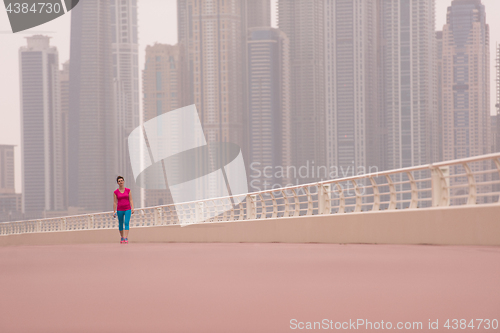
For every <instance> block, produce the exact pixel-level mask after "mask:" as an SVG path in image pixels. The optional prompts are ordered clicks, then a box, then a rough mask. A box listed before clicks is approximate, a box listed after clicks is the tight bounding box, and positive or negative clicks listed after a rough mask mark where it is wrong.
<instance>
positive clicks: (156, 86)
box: [142, 44, 186, 207]
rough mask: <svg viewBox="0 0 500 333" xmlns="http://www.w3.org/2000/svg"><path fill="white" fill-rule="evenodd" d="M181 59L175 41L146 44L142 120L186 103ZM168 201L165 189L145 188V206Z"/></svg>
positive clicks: (168, 195)
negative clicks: (171, 43) (168, 43)
mask: <svg viewBox="0 0 500 333" xmlns="http://www.w3.org/2000/svg"><path fill="white" fill-rule="evenodd" d="M183 60H184V59H183V53H182V46H181V45H179V44H176V45H166V44H155V45H152V46H151V45H148V46H147V47H146V63H145V65H144V70H143V72H142V90H143V96H144V99H143V103H144V104H143V105H144V107H143V119H144V121H145V122H146V121H148V120H150V119H153V118H155V117H156V116H159V115H161V114H163V113H165V112H169V111H172V110H175V109H178V108H181V107H183V106H185V105H186V102H185V99H184V94H185V93H186V89H185V87H184V85H185V82H186V80H185V70H184V62H183ZM162 178H163V177H162ZM169 203H173V200H172V197H171V195H170V193H169V191H168V190H157V189H146V190H145V205H146V207H149V206H158V205H164V204H169Z"/></svg>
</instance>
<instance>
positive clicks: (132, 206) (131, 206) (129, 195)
mask: <svg viewBox="0 0 500 333" xmlns="http://www.w3.org/2000/svg"><path fill="white" fill-rule="evenodd" d="M128 200H129V201H130V208H131V209H132V214H134V200H133V199H132V191H130V192H129V193H128Z"/></svg>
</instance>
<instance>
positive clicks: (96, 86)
mask: <svg viewBox="0 0 500 333" xmlns="http://www.w3.org/2000/svg"><path fill="white" fill-rule="evenodd" d="M110 19H111V14H110V1H109V0H87V1H81V2H80V3H79V4H78V6H76V7H75V8H74V9H73V10H72V11H71V50H70V57H71V61H70V106H69V133H70V134H69V178H70V179H71V190H70V191H69V205H70V206H78V207H83V208H85V209H86V210H88V211H106V210H110V209H111V208H112V207H113V200H112V192H113V190H114V189H115V187H116V176H117V175H118V172H119V170H118V168H117V163H118V160H117V158H118V154H117V142H116V138H117V136H118V135H117V130H118V121H117V119H118V118H117V116H116V110H115V105H114V104H115V103H114V89H113V68H114V67H113V60H112V59H113V58H112V44H111V43H112V39H111V38H112V33H111V24H110ZM131 75H132V74H131ZM127 181H128V182H130V181H131V180H129V179H128V180H127Z"/></svg>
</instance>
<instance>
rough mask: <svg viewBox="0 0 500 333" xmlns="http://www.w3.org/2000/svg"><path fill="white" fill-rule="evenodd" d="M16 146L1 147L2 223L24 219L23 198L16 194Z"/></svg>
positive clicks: (0, 211)
mask: <svg viewBox="0 0 500 333" xmlns="http://www.w3.org/2000/svg"><path fill="white" fill-rule="evenodd" d="M14 177H15V169H14V146H13V145H0V222H5V221H14V220H16V219H21V218H22V214H21V211H22V198H21V194H20V193H15V192H16V189H15V181H14Z"/></svg>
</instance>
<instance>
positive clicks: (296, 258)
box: [0, 233, 500, 333]
mask: <svg viewBox="0 0 500 333" xmlns="http://www.w3.org/2000/svg"><path fill="white" fill-rule="evenodd" d="M131 236H132V237H133V233H131ZM132 239H133V238H132ZM0 291H1V292H0V332H5V333H11V332H51V333H54V332H66V333H68V332H148V333H149V332H217V333H221V332H295V331H343V330H344V331H347V330H353V329H352V326H350V328H349V329H340V330H339V329H335V323H337V322H338V323H341V324H342V323H345V322H347V323H348V322H349V321H350V320H351V322H352V321H357V320H358V319H360V320H364V321H370V322H372V323H375V322H379V323H380V322H381V321H382V320H383V321H384V323H387V322H391V323H392V325H393V326H394V325H396V324H397V323H398V322H402V323H406V322H411V323H413V322H422V324H423V328H422V329H410V330H407V331H420V332H429V331H431V330H429V329H428V324H429V320H430V321H431V322H435V321H436V320H438V325H439V329H438V330H432V331H438V332H439V331H448V332H449V331H456V330H453V329H446V328H444V327H443V325H444V324H445V321H446V320H447V319H458V320H460V319H466V320H467V323H469V322H470V320H471V319H479V318H481V319H489V320H493V319H497V320H500V248H499V247H472V246H470V247H465V246H463V247H459V246H423V245H421V246H405V245H336V244H278V243H270V244H248V243H247V244H242V243H240V244H221V243H209V244H200V243H197V244H194V243H189V244H179V243H175V244H174V243H164V244H160V243H159V244H136V243H130V244H128V245H120V244H119V243H118V242H117V244H99V245H56V246H17V247H16V246H11V247H0ZM293 320H295V321H293ZM324 320H326V322H328V323H330V324H328V325H331V326H329V327H328V329H327V328H325V324H324V323H325V321H324ZM307 322H310V323H314V322H320V323H321V324H322V325H323V329H318V326H316V330H314V329H313V330H307V329H305V328H306V326H305V325H307ZM300 323H302V325H304V329H299V326H300V327H302V326H301V324H300ZM475 323H476V324H477V321H476V322H475ZM294 325H295V329H292V328H293V327H294ZM312 325H314V324H312ZM344 327H345V325H344ZM331 328H333V329H331ZM357 328H358V329H357V330H356V331H360V332H372V331H379V330H376V329H370V328H369V327H366V326H361V327H357ZM393 329H394V327H393ZM458 331H460V332H465V331H471V332H474V331H478V329H474V330H472V329H470V328H469V329H465V330H458ZM479 331H485V332H493V331H498V330H493V329H489V330H483V329H480V330H479Z"/></svg>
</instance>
